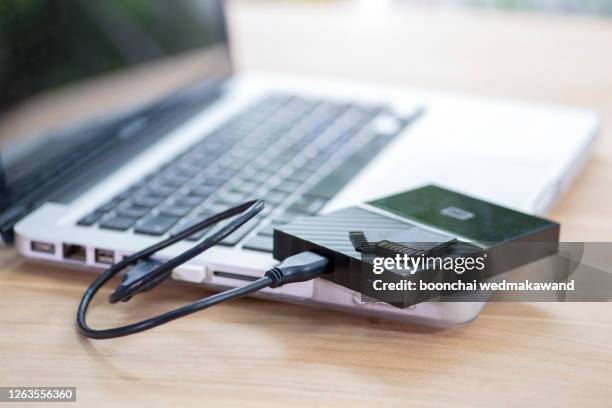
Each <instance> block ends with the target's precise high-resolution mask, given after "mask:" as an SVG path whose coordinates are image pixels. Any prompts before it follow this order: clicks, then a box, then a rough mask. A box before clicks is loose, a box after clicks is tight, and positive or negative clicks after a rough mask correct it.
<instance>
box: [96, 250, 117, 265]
mask: <svg viewBox="0 0 612 408" xmlns="http://www.w3.org/2000/svg"><path fill="white" fill-rule="evenodd" d="M94 257H95V260H96V262H97V263H101V264H106V265H112V264H113V263H114V262H115V251H111V250H110V249H98V248H96V250H95V251H94Z"/></svg>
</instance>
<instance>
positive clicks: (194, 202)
mask: <svg viewBox="0 0 612 408" xmlns="http://www.w3.org/2000/svg"><path fill="white" fill-rule="evenodd" d="M202 201H204V200H202V197H200V196H195V195H186V196H183V197H180V198H178V199H177V200H176V204H177V205H180V206H184V207H191V208H193V207H196V206H198V205H200V204H202Z"/></svg>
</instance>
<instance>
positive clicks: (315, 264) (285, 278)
mask: <svg viewBox="0 0 612 408" xmlns="http://www.w3.org/2000/svg"><path fill="white" fill-rule="evenodd" d="M329 266H330V262H329V259H327V258H325V257H324V256H321V255H319V254H315V253H314V252H310V251H307V252H301V253H299V254H297V255H293V256H290V257H289V258H287V259H285V260H284V261H282V262H281V264H280V265H278V266H277V267H275V268H272V269H270V270H269V271H268V272H266V275H265V276H266V277H268V278H270V279H271V280H272V284H271V285H270V287H272V288H277V287H279V286H282V285H284V284H286V283H294V282H305V281H309V280H311V279H314V278H318V277H319V276H321V275H323V274H325V273H327V272H329V270H330V268H329Z"/></svg>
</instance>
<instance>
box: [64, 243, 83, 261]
mask: <svg viewBox="0 0 612 408" xmlns="http://www.w3.org/2000/svg"><path fill="white" fill-rule="evenodd" d="M86 258H87V253H86V251H85V247H84V246H82V245H73V244H64V259H70V260H72V261H80V262H85V259H86Z"/></svg>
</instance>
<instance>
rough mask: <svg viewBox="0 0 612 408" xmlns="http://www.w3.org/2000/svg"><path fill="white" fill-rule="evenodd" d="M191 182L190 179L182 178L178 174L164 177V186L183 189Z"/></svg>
mask: <svg viewBox="0 0 612 408" xmlns="http://www.w3.org/2000/svg"><path fill="white" fill-rule="evenodd" d="M189 180H191V178H189V177H184V176H180V175H178V174H167V175H164V184H167V185H170V186H174V187H177V188H178V187H182V186H184V185H185V184H187V183H188V182H189Z"/></svg>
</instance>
